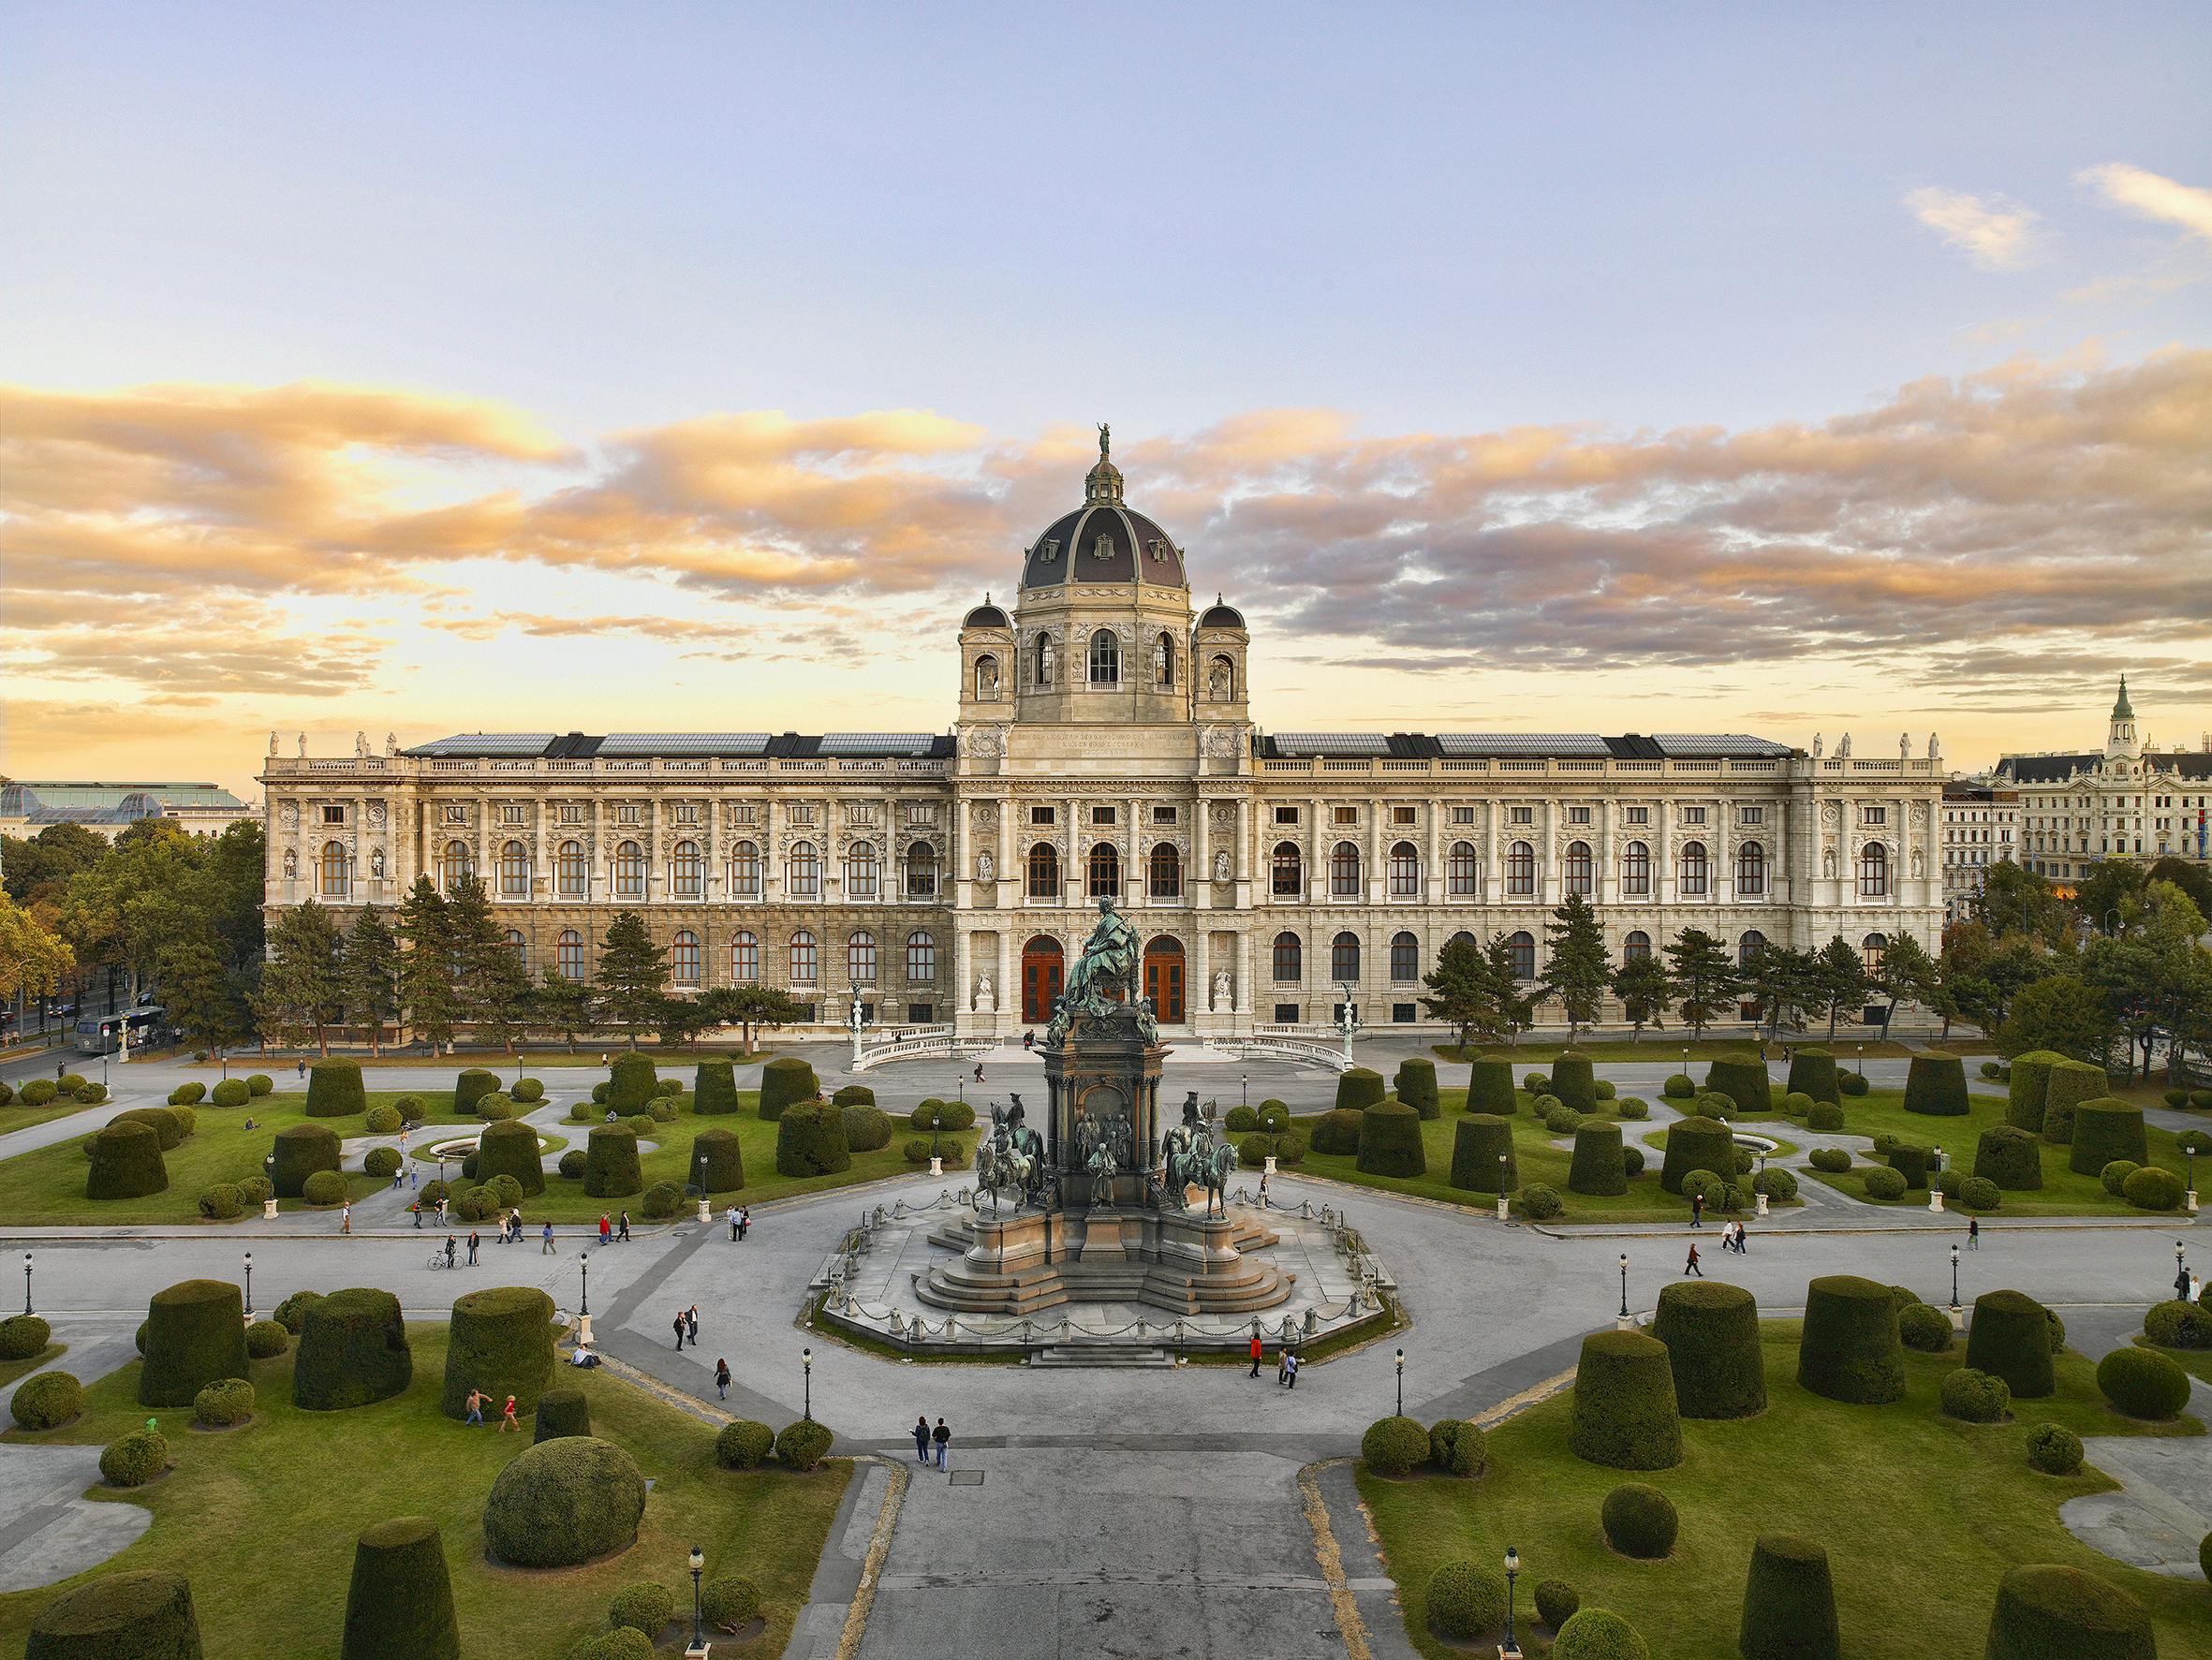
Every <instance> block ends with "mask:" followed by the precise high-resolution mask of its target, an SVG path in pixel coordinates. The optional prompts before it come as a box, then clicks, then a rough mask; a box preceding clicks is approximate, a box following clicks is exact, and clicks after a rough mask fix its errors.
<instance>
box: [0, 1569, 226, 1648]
mask: <svg viewBox="0 0 2212 1660" xmlns="http://www.w3.org/2000/svg"><path fill="white" fill-rule="evenodd" d="M204 1653H205V1651H203V1650H202V1649H201V1648H200V1646H199V1621H198V1620H197V1619H196V1618H195V1617H194V1615H193V1611H192V1587H191V1586H190V1585H188V1584H186V1583H185V1582H184V1575H182V1574H171V1573H166V1572H164V1571H162V1570H160V1569H158V1568H140V1569H139V1570H138V1571H137V1572H135V1573H127V1574H103V1575H101V1576H100V1577H99V1578H98V1579H94V1580H91V1581H90V1582H89V1583H86V1584H83V1585H80V1586H78V1587H77V1589H76V1590H74V1591H65V1592H63V1593H62V1594H61V1595H59V1596H57V1597H55V1598H54V1599H53V1600H52V1602H50V1603H48V1604H47V1605H46V1606H45V1607H44V1608H42V1609H39V1610H38V1612H37V1615H35V1616H34V1617H33V1619H32V1621H31V1635H30V1638H29V1641H28V1642H27V1643H26V1644H25V1646H24V1648H23V1660H202V1656H203V1654H204Z"/></svg>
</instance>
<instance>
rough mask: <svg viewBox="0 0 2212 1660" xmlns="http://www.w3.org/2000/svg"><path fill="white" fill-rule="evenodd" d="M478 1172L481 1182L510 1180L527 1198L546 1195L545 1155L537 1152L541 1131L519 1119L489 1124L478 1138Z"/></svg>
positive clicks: (478, 1178) (502, 1120)
mask: <svg viewBox="0 0 2212 1660" xmlns="http://www.w3.org/2000/svg"><path fill="white" fill-rule="evenodd" d="M476 1173H477V1180H478V1181H479V1182H489V1181H491V1180H492V1179H493V1178H494V1176H509V1177H511V1178H513V1180H514V1182H515V1183H516V1185H517V1186H519V1187H521V1188H522V1190H523V1193H524V1196H525V1197H527V1196H529V1195H531V1194H538V1193H543V1192H544V1191H545V1155H544V1154H543V1153H540V1152H539V1151H538V1132H537V1131H536V1130H534V1129H532V1128H531V1127H530V1126H529V1125H528V1124H524V1122H523V1121H522V1120H521V1119H519V1118H508V1119H501V1120H500V1121H499V1122H498V1123H496V1124H486V1125H485V1126H484V1130H483V1134H481V1135H480V1136H479V1137H478V1138H477V1143H476Z"/></svg>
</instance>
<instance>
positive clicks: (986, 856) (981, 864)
mask: <svg viewBox="0 0 2212 1660" xmlns="http://www.w3.org/2000/svg"><path fill="white" fill-rule="evenodd" d="M997 869H998V862H997V860H995V859H993V858H992V857H991V849H990V848H988V847H986V848H984V849H983V850H982V852H981V853H979V854H977V855H976V880H977V881H979V882H988V881H990V880H991V878H992V876H993V874H995V872H996V871H997Z"/></svg>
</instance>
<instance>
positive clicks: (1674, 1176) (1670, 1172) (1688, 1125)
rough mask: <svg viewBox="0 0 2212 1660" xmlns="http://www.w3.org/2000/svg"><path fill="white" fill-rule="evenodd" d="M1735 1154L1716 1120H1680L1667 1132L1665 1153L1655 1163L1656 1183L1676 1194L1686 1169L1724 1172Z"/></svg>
mask: <svg viewBox="0 0 2212 1660" xmlns="http://www.w3.org/2000/svg"><path fill="white" fill-rule="evenodd" d="M1735 1156H1736V1145H1735V1142H1734V1141H1733V1139H1732V1138H1730V1136H1729V1132H1728V1126H1727V1125H1726V1124H1722V1123H1721V1122H1720V1121H1719V1120H1718V1119H1717V1118H1702V1117H1693V1118H1685V1119H1681V1120H1679V1121H1678V1122H1676V1123H1675V1124H1674V1125H1673V1126H1672V1127H1671V1128H1669V1130H1668V1131H1667V1156H1666V1159H1665V1161H1664V1162H1663V1163H1662V1164H1661V1165H1660V1166H1659V1185H1660V1186H1661V1187H1663V1188H1665V1189H1666V1190H1667V1191H1668V1192H1669V1193H1680V1192H1681V1191H1682V1178H1683V1177H1685V1176H1687V1175H1688V1174H1689V1172H1690V1171H1692V1170H1712V1171H1715V1172H1716V1173H1722V1174H1724V1173H1726V1172H1728V1171H1730V1170H1733V1169H1734V1168H1736V1167H1735Z"/></svg>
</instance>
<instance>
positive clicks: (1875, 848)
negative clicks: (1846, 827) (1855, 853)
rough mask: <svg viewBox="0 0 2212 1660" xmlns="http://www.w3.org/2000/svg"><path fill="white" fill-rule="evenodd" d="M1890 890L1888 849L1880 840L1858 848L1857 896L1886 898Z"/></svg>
mask: <svg viewBox="0 0 2212 1660" xmlns="http://www.w3.org/2000/svg"><path fill="white" fill-rule="evenodd" d="M1889 891H1890V850H1889V849H1888V848H1887V847H1884V846H1883V845H1881V844H1880V842H1869V843H1867V844H1866V845H1865V846H1864V847H1862V848H1860V849H1859V897H1860V898H1861V899H1886V898H1888V897H1889Z"/></svg>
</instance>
